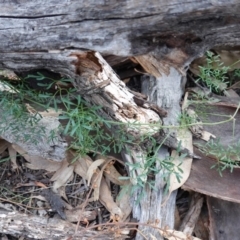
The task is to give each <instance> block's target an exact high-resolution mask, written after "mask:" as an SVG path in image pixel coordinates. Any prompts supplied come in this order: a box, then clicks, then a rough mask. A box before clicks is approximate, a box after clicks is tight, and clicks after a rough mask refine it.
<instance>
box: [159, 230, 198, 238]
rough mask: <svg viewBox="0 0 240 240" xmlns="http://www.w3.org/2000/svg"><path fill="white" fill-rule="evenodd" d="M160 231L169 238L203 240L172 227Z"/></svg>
mask: <svg viewBox="0 0 240 240" xmlns="http://www.w3.org/2000/svg"><path fill="white" fill-rule="evenodd" d="M159 232H160V234H161V235H162V236H163V237H165V238H167V239H169V240H201V239H200V238H197V237H193V236H188V235H186V234H185V233H183V232H180V231H176V230H171V229H166V230H165V229H164V230H159Z"/></svg>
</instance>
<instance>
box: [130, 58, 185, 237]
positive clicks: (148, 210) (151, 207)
mask: <svg viewBox="0 0 240 240" xmlns="http://www.w3.org/2000/svg"><path fill="white" fill-rule="evenodd" d="M159 64H160V65H161V61H160V62H159ZM184 83H185V77H184V76H183V75H182V74H181V73H180V72H179V71H177V70H176V69H174V68H173V67H170V71H169V75H166V74H164V73H162V76H161V77H158V78H155V77H153V76H143V77H142V89H143V93H144V94H146V95H147V96H148V97H149V100H150V101H152V102H154V103H156V104H157V105H158V106H159V107H164V108H166V109H167V110H168V116H167V117H166V118H163V123H164V124H163V126H164V125H166V126H169V125H175V126H177V125H178V117H179V116H180V114H181V107H180V100H181V97H182V94H183V87H184ZM172 131H174V130H172ZM168 157H169V152H168V149H167V147H165V146H162V147H161V148H160V150H159V152H158V160H159V161H162V160H163V159H165V158H168ZM159 165H160V162H156V168H159ZM164 172H165V171H164V169H162V170H161V171H160V172H159V173H158V174H156V176H155V189H157V190H153V189H150V188H149V187H148V186H146V187H145V189H141V190H140V191H139V192H138V194H136V196H139V194H140V193H141V192H142V191H145V194H144V197H143V199H142V200H141V201H140V204H139V205H137V204H136V202H135V203H134V204H133V216H134V217H135V218H137V219H139V221H140V222H144V223H152V224H155V225H156V226H159V227H160V228H164V227H169V228H171V229H173V228H174V211H175V204H176V203H175V201H176V194H177V191H174V192H173V193H172V194H171V195H170V197H169V199H168V201H167V202H166V204H165V205H164V206H162V203H163V202H164V199H165V197H166V196H164V186H165V181H164V179H163V175H164ZM136 196H135V200H136ZM139 231H141V232H143V233H144V234H146V235H147V236H150V234H152V235H153V236H155V237H156V238H157V239H163V237H162V236H160V234H159V232H158V231H157V230H156V229H153V228H150V227H145V226H139ZM136 239H144V238H143V236H142V235H141V234H139V233H138V234H137V238H136Z"/></svg>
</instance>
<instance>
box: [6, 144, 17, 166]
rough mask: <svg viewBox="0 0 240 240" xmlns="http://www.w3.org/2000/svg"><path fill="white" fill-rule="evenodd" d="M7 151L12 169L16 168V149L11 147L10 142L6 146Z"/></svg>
mask: <svg viewBox="0 0 240 240" xmlns="http://www.w3.org/2000/svg"><path fill="white" fill-rule="evenodd" d="M8 153H9V157H10V159H11V163H12V168H13V170H16V169H18V164H17V151H16V150H15V149H14V148H13V147H12V144H9V146H8Z"/></svg>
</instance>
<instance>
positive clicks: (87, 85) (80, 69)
mask: <svg viewBox="0 0 240 240" xmlns="http://www.w3.org/2000/svg"><path fill="white" fill-rule="evenodd" d="M21 55H22V57H25V59H28V60H29V61H31V63H29V62H28V61H26V62H25V61H23V62H22V63H20V64H21V66H18V65H15V67H14V69H13V70H15V71H17V70H18V69H26V66H27V65H28V67H29V64H30V65H31V66H32V68H37V69H42V68H44V66H46V65H48V67H49V68H50V69H52V70H53V71H58V70H59V68H61V73H62V74H64V75H65V76H67V77H68V78H71V79H75V82H73V83H74V85H75V87H76V88H77V90H78V91H79V93H80V94H81V96H83V97H84V99H85V100H87V101H88V102H89V103H91V104H95V105H100V106H102V109H101V110H99V111H100V114H101V115H102V116H103V117H105V118H107V119H112V120H115V121H120V122H124V123H131V122H138V123H141V124H145V125H142V127H140V128H139V127H137V128H134V127H131V128H129V129H126V131H127V132H130V133H131V134H132V135H134V136H135V137H136V138H139V137H140V136H141V135H142V134H144V133H147V132H152V133H153V134H154V133H156V132H157V131H158V129H159V127H160V126H161V118H160V116H159V112H158V111H156V110H152V108H151V106H149V105H144V106H138V105H137V104H136V102H135V101H134V95H133V94H132V93H131V92H130V90H128V88H127V87H126V86H125V84H124V83H123V82H122V81H121V80H120V79H119V78H118V77H117V75H116V74H115V73H114V71H113V70H112V68H111V67H110V66H109V65H108V64H107V62H106V61H105V60H104V59H103V58H102V57H101V55H100V54H99V53H95V52H87V53H85V52H81V51H67V52H66V51H65V52H62V53H58V54H56V53H55V54H51V57H50V56H47V55H43V54H42V53H39V54H33V55H29V54H21ZM60 55H61V61H60V60H59V56H60ZM49 57H50V58H51V63H49ZM8 58H9V60H10V61H11V63H13V62H14V61H15V60H16V58H15V59H14V56H13V55H12V54H9V55H8ZM33 58H34V60H33ZM39 58H40V59H39ZM24 62H25V63H24ZM8 67H9V68H13V66H12V65H11V66H8ZM44 119H45V118H43V120H42V121H44ZM146 123H159V126H158V127H154V128H153V127H149V126H148V125H147V124H146ZM48 124H49V126H51V128H50V130H51V129H52V125H50V121H46V124H45V125H48ZM56 125H57V124H56V123H55V124H54V127H56ZM10 130H11V128H10ZM10 130H9V131H7V132H5V134H4V135H2V138H4V139H6V140H8V141H9V142H15V141H16V140H15V139H14V135H12V133H11V131H10ZM113 130H114V129H113ZM24 131H26V129H24ZM46 139H49V136H48V135H47V134H46ZM46 139H45V138H44V139H40V140H39V143H38V145H37V146H36V144H33V143H31V142H28V143H27V146H25V145H24V143H23V142H22V141H17V144H18V145H19V146H23V148H24V149H25V150H26V151H27V150H31V149H32V151H33V155H39V156H42V157H47V158H50V159H52V160H58V161H59V159H64V151H63V150H65V148H66V143H65V145H64V142H63V143H62V145H63V146H62V147H61V148H60V147H58V146H59V145H60V143H61V142H60V141H59V142H60V143H58V144H53V146H50V147H49V146H48V144H46ZM14 140H15V141H14ZM55 146H56V148H55V149H57V150H59V149H60V150H61V151H58V152H57V153H58V155H57V153H55V155H56V156H55V155H54V154H53V153H52V151H53V150H52V149H53V148H54V147H55ZM30 152H31V151H30ZM31 153H32V152H31Z"/></svg>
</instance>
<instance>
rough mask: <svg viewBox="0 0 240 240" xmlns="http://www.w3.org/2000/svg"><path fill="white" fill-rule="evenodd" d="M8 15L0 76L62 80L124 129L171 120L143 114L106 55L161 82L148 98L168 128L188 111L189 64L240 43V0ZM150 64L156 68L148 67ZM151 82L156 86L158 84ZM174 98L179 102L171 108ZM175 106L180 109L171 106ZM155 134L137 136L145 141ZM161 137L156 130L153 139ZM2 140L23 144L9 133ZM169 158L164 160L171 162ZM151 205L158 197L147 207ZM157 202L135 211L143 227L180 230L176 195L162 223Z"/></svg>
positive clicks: (101, 4)
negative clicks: (152, 224)
mask: <svg viewBox="0 0 240 240" xmlns="http://www.w3.org/2000/svg"><path fill="white" fill-rule="evenodd" d="M0 9H1V10H0V11H1V14H0V26H1V28H0V39H1V41H0V53H1V54H0V69H11V70H13V71H16V72H22V71H28V70H32V69H48V70H51V71H54V72H57V73H61V74H63V75H64V76H67V77H69V78H71V79H73V82H74V85H75V87H76V88H77V89H78V90H79V93H80V94H81V95H82V96H83V97H84V98H85V100H87V101H88V102H89V104H100V105H102V106H103V109H102V111H101V114H102V115H103V116H104V117H106V118H110V119H114V120H117V121H122V122H127V121H136V120H137V121H139V122H141V123H149V122H150V121H153V122H156V121H161V119H162V117H163V116H161V113H160V112H158V111H157V112H156V108H155V110H153V109H152V108H143V107H142V106H139V105H138V104H137V103H136V102H135V101H134V96H133V94H132V93H131V92H129V91H128V89H127V88H126V87H125V85H124V84H123V83H122V82H121V81H120V80H119V79H118V77H117V76H116V75H115V73H114V72H113V71H112V69H111V68H110V67H109V65H108V64H107V63H106V62H105V60H104V59H103V58H102V57H101V55H103V56H104V57H105V58H106V59H112V60H111V61H112V62H113V61H115V60H116V59H118V57H120V58H121V57H129V56H131V57H132V56H137V55H138V57H137V60H138V62H139V63H140V64H141V65H142V66H143V67H144V68H145V70H146V72H149V73H151V74H152V75H153V76H154V77H155V78H156V79H157V80H159V81H160V82H159V83H158V84H156V89H157V90H156V91H155V88H154V87H155V86H150V85H149V88H148V90H146V91H147V93H148V95H149V98H150V100H151V101H152V102H154V104H155V105H158V107H163V108H165V109H167V110H168V117H167V118H165V119H163V124H170V123H173V122H174V121H175V120H176V119H175V117H176V113H178V111H179V110H180V108H179V105H178V104H177V102H178V101H179V100H180V97H181V94H182V92H181V91H182V90H181V86H184V81H183V82H181V81H182V79H183V80H184V74H185V73H186V70H187V68H188V65H189V63H190V62H191V61H192V60H193V59H194V58H196V57H197V56H200V55H201V54H202V53H203V52H205V51H206V50H207V49H209V48H211V47H234V46H238V44H239V38H240V26H239V24H238V23H239V20H240V16H239V11H240V3H239V2H238V1H237V0H228V1H227V0H222V1H211V0H205V1H192V2H191V1H190V2H184V1H180V2H179V1H175V0H169V1H168V2H166V1H154V0H150V1H143V0H140V1H133V0H128V1H122V2H119V1H115V0H114V1H111V3H110V4H109V3H106V1H93V2H91V1H78V0H71V1H69V0H63V1H61V2H59V1H55V0H49V1H45V2H44V1H40V0H36V1H13V0H10V1H1V2H0ZM94 51H97V52H100V54H101V55H100V54H99V53H97V52H94ZM146 54H148V55H146ZM112 55H114V56H112ZM144 59H145V60H146V59H147V61H148V62H149V63H150V64H146V63H145V64H143V62H142V61H143V60H144ZM111 61H110V60H109V64H110V65H111V63H112V62H111ZM173 77H174V78H173ZM148 81H149V84H151V81H152V78H151V77H150V78H149V80H148ZM161 81H162V83H161ZM169 81H177V86H178V88H177V89H176V92H173V89H170V88H171V85H165V84H166V83H167V82H169ZM159 86H161V87H159ZM166 86H167V87H166ZM162 87H164V88H165V89H162ZM155 93H156V94H157V97H155V96H156V95H155ZM170 95H171V96H172V95H175V96H176V99H175V100H173V99H170V100H169V99H168V97H169V96H170ZM167 99H168V100H169V101H170V102H171V101H172V102H171V103H173V102H174V104H173V105H171V104H170V105H168V103H169V102H168V100H167ZM164 101H165V102H164ZM0 112H1V109H0ZM0 124H3V123H1V122H0ZM148 130H150V129H148V128H146V129H141V131H140V133H136V132H133V134H136V136H137V135H138V134H140V135H141V134H142V133H144V132H146V131H148ZM157 131H158V129H154V131H153V133H156V132H157ZM1 137H3V138H5V139H7V140H9V141H11V142H15V140H14V138H13V137H12V136H11V134H9V133H5V134H1ZM17 143H18V144H20V145H21V144H24V143H19V142H17ZM29 144H30V143H29ZM29 144H28V146H25V148H27V149H28V151H29V152H31V149H33V148H34V149H35V150H34V151H33V150H32V151H33V152H31V153H32V154H36V155H40V156H43V157H46V158H51V159H52V160H58V161H59V160H61V159H63V158H64V149H65V147H66V146H65V145H64V144H63V143H62V140H61V138H59V140H58V141H57V142H55V143H54V145H55V146H54V147H52V148H50V149H49V146H46V145H44V140H43V143H40V145H39V148H37V150H36V148H35V146H34V147H33V146H31V144H30V145H29ZM169 145H171V146H173V145H174V143H171V144H169ZM56 146H57V147H56ZM56 149H58V151H56ZM59 149H60V151H59ZM164 151H165V150H164V149H163V150H162V151H160V153H159V154H166V153H164ZM159 177H160V176H156V179H159ZM159 186H161V183H159ZM159 189H160V187H159ZM160 191H162V190H160ZM149 197H150V193H149V195H148V196H146V199H148V198H149ZM153 197H155V200H153V201H151V202H150V206H148V207H149V209H148V210H147V209H144V210H143V208H142V211H144V212H142V213H139V211H138V210H134V213H135V215H136V216H137V217H138V219H141V221H142V222H147V221H148V220H152V221H154V220H156V219H155V218H160V220H162V222H161V226H165V225H170V226H171V225H173V210H174V205H175V203H174V194H173V195H172V197H171V200H172V201H170V202H169V204H168V207H167V208H165V209H164V212H161V210H159V211H158V212H157V213H156V216H152V215H151V214H150V213H153V212H154V211H155V204H156V201H161V199H162V196H161V193H159V195H156V196H154V193H153V194H152V198H153ZM146 199H145V200H146ZM145 200H143V201H145ZM142 203H143V202H142ZM159 209H160V206H159ZM145 211H149V213H147V214H146V212H145ZM164 216H165V217H164ZM151 218H152V219H151Z"/></svg>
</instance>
